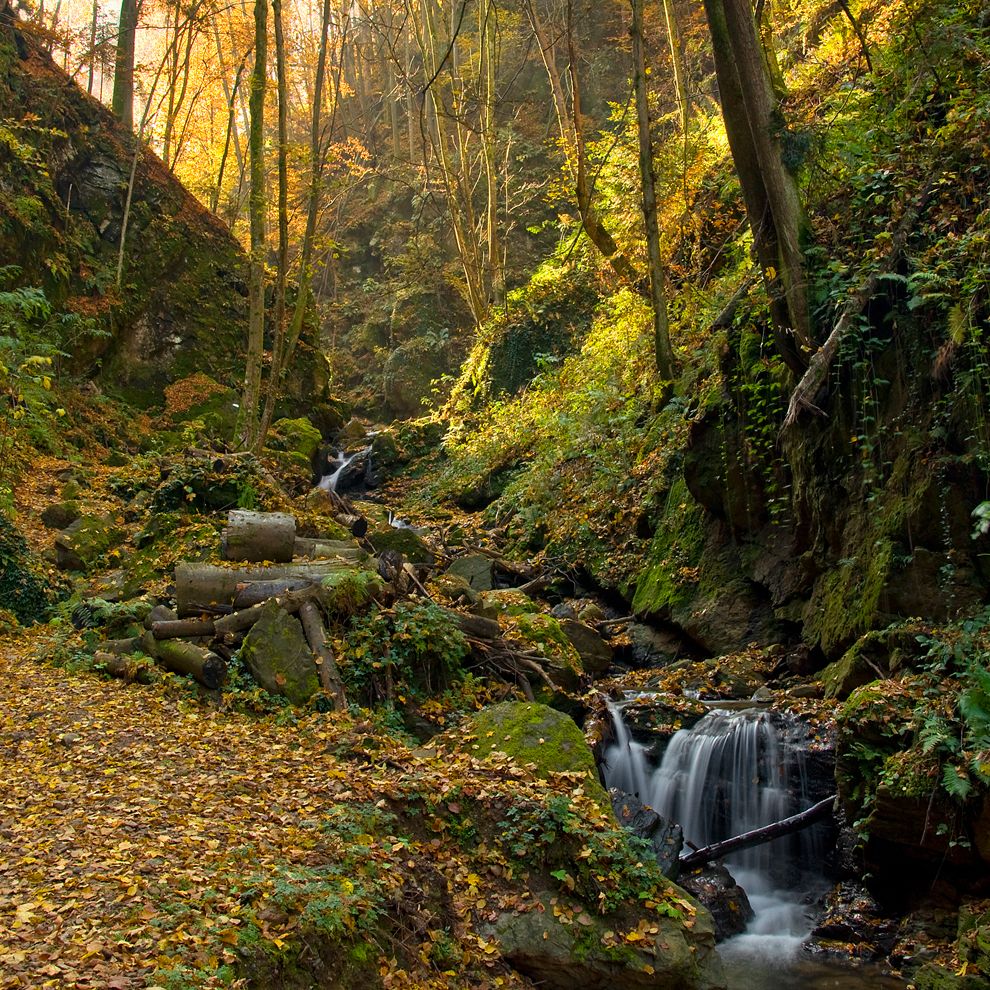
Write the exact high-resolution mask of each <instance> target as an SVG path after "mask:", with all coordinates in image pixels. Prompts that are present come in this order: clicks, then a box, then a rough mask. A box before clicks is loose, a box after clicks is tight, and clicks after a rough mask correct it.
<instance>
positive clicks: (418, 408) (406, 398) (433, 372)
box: [384, 337, 449, 416]
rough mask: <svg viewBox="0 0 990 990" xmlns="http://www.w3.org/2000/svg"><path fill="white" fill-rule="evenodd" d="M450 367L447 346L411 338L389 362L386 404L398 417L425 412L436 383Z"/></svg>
mask: <svg viewBox="0 0 990 990" xmlns="http://www.w3.org/2000/svg"><path fill="white" fill-rule="evenodd" d="M448 370H449V369H448V367H447V359H446V355H445V354H444V351H443V348H442V347H438V346H437V344H436V343H435V342H434V341H433V340H432V339H431V338H427V337H416V338H414V339H413V340H410V341H407V342H406V343H405V344H402V345H401V346H399V347H397V348H396V349H395V350H394V351H392V353H391V354H390V355H389V357H388V360H387V361H386V362H385V376H384V385H385V404H386V405H387V406H388V408H389V410H390V411H391V412H392V413H394V414H395V415H396V416H413V415H415V414H416V413H421V412H422V411H423V407H424V405H426V404H428V403H429V401H430V399H431V397H432V389H433V382H434V381H436V379H438V378H439V377H440V376H441V375H443V374H444V373H445V372H446V371H448Z"/></svg>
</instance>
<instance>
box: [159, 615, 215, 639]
mask: <svg viewBox="0 0 990 990" xmlns="http://www.w3.org/2000/svg"><path fill="white" fill-rule="evenodd" d="M215 632H216V630H215V629H214V626H213V620H212V619H160V620H159V621H157V622H152V623H151V634H152V635H153V636H154V637H155V639H199V638H200V637H201V636H209V637H211V638H212V637H213V635H214V633H215Z"/></svg>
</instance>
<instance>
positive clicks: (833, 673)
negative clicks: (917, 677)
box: [819, 625, 922, 700]
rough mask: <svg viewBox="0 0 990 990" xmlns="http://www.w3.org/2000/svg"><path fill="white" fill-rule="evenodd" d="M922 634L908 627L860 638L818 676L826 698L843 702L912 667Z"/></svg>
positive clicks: (919, 648)
mask: <svg viewBox="0 0 990 990" xmlns="http://www.w3.org/2000/svg"><path fill="white" fill-rule="evenodd" d="M920 632H921V629H920V628H914V627H912V626H910V625H906V626H902V627H897V628H891V629H881V630H875V631H873V632H868V633H867V634H866V635H865V636H861V637H860V638H859V639H858V640H857V641H856V642H855V643H854V644H853V645H852V646H851V647H850V648H849V649H848V650H846V652H845V653H844V654H843V655H842V656H841V657H840V658H839V659H838V660H836V661H834V662H833V663H830V664H829V665H828V666H827V667H826V668H825V669H824V670H823V671H822V672H821V674H819V679H820V680H821V682H822V684H823V685H824V687H825V697H826V698H838V699H840V700H844V699H846V698H848V697H849V695H850V694H852V692H853V691H855V690H856V688H859V687H863V686H864V685H866V684H869V683H870V682H871V681H875V680H876V679H877V678H878V677H888V676H890V675H891V674H893V673H895V672H897V671H899V670H902V669H904V668H905V667H909V666H910V665H911V663H912V662H913V660H914V659H915V658H916V657H917V656H918V654H919V653H920V652H921V650H922V647H920V646H919V644H918V639H917V637H918V634H919V633H920Z"/></svg>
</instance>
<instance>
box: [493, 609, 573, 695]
mask: <svg viewBox="0 0 990 990" xmlns="http://www.w3.org/2000/svg"><path fill="white" fill-rule="evenodd" d="M504 623H505V628H506V630H507V634H508V635H509V637H510V638H513V639H520V640H522V641H523V642H524V643H526V644H527V645H529V646H531V647H534V648H535V649H536V650H537V651H538V652H539V653H540V654H542V655H543V656H544V657H546V659H547V660H548V661H549V664H550V671H549V673H550V679H551V680H552V681H553V682H554V683H555V684H557V685H558V686H559V687H562V688H564V689H565V690H571V691H573V690H576V689H577V688H578V685H579V683H580V679H581V676H582V675H583V674H584V667H583V665H582V664H581V655H580V654H579V653H578V651H577V650H576V649H575V648H574V644H573V643H572V642H571V641H570V639H568V637H567V633H565V632H564V630H563V627H562V626H561V624H560V623H559V622H558V621H557V620H556V619H555V618H554V617H553V616H551V615H542V614H539V613H528V614H523V615H511V614H506V615H505V618H504Z"/></svg>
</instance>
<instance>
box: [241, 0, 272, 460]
mask: <svg viewBox="0 0 990 990" xmlns="http://www.w3.org/2000/svg"><path fill="white" fill-rule="evenodd" d="M267 72H268V0H254V70H253V71H252V73H251V96H250V100H249V108H250V130H249V133H248V158H249V161H250V169H251V195H250V198H249V200H248V212H249V214H250V221H251V262H250V264H251V272H250V278H249V282H248V339H247V357H246V361H245V368H244V391H243V393H242V395H241V408H240V412H239V416H238V434H239V436H240V439H241V443H242V445H243V446H245V447H252V446H253V445H254V441H255V437H256V435H257V432H258V405H259V401H260V396H261V365H262V361H263V358H264V348H265V89H266V84H267Z"/></svg>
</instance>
